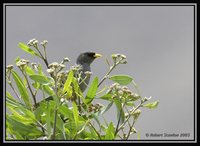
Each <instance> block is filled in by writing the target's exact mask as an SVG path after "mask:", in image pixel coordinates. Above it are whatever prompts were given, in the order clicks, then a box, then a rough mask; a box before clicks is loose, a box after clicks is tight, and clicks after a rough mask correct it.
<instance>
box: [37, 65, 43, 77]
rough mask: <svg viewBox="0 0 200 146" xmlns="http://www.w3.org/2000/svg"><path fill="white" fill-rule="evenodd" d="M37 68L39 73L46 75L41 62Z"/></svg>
mask: <svg viewBox="0 0 200 146" xmlns="http://www.w3.org/2000/svg"><path fill="white" fill-rule="evenodd" d="M37 69H38V74H39V75H44V73H43V71H42V65H41V64H39V63H38V67H37Z"/></svg>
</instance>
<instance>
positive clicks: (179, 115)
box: [6, 6, 194, 140]
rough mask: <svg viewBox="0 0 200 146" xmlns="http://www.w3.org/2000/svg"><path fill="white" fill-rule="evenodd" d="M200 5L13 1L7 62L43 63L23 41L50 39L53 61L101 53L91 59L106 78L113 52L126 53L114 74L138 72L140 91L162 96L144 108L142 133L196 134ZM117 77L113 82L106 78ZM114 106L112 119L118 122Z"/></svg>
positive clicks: (9, 13)
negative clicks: (197, 17) (197, 9)
mask: <svg viewBox="0 0 200 146" xmlns="http://www.w3.org/2000/svg"><path fill="white" fill-rule="evenodd" d="M193 18H194V7H193V6H7V7H6V65H8V64H14V60H15V58H16V57H17V56H20V57H21V58H25V59H29V60H31V61H34V62H39V61H38V60H36V59H35V58H34V57H31V56H30V55H27V54H25V53H24V52H23V51H22V50H20V49H19V48H18V47H17V44H18V43H19V42H25V43H27V42H28V41H29V40H30V39H32V38H36V39H38V40H39V41H42V40H44V39H46V40H48V42H49V43H48V47H47V50H48V57H49V62H54V61H59V62H60V61H61V60H62V59H63V58H64V57H69V58H70V60H71V62H70V65H73V64H75V60H76V57H77V56H78V55H79V53H80V52H84V51H94V52H97V53H100V54H102V55H103V57H102V58H99V59H98V60H95V61H94V63H93V64H92V72H93V77H94V76H99V77H100V78H101V77H103V76H104V74H105V73H106V71H107V69H108V66H107V65H106V63H105V58H109V57H110V56H111V54H113V53H122V54H124V55H126V56H127V59H128V64H125V65H120V66H119V67H118V68H117V69H116V70H114V71H113V72H112V74H113V75H114V74H128V75H130V76H133V77H134V79H135V82H136V83H137V84H138V85H139V88H140V91H141V95H142V96H146V97H149V96H152V101H155V100H159V102H160V104H159V106H158V108H157V109H155V110H146V109H141V110H142V114H141V116H140V117H139V120H138V121H137V123H136V124H135V128H136V129H137V130H138V131H139V132H140V134H141V139H162V140H163V139H164V140H166V139H187V138H185V137H147V136H146V134H147V133H156V134H162V133H168V134H173V133H175V134H181V133H189V134H190V136H189V137H188V139H193V136H194V135H193V133H194V131H193V130H194V129H193V127H194V125H193V123H194V113H193V111H194V96H193V95H194V94H193V89H194V86H193V85H194V80H193V79H194V76H193V74H194V72H193V71H194V64H193V60H194V55H193V54H194V44H193V42H194V27H193V26H194V19H193ZM107 83H109V84H110V83H112V82H107ZM114 113H115V107H113V108H112V111H110V112H108V113H107V114H106V118H107V119H108V120H111V121H114V122H116V121H115V116H114V115H115V114H114Z"/></svg>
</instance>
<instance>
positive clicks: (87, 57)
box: [45, 52, 101, 101]
mask: <svg viewBox="0 0 200 146" xmlns="http://www.w3.org/2000/svg"><path fill="white" fill-rule="evenodd" d="M99 57H101V54H97V53H94V52H84V53H81V54H80V55H79V56H78V58H77V59H76V64H77V65H79V66H80V69H79V70H78V74H79V80H78V83H79V87H80V90H81V91H82V92H84V91H85V89H86V88H87V85H88V84H89V81H90V74H88V72H91V67H90V65H91V63H92V62H93V61H94V60H95V59H96V58H99ZM73 95H74V97H73V98H71V100H74V99H76V95H75V94H73ZM49 100H53V97H52V96H49V97H47V98H46V99H45V101H49Z"/></svg>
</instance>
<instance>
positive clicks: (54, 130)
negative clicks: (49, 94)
mask: <svg viewBox="0 0 200 146" xmlns="http://www.w3.org/2000/svg"><path fill="white" fill-rule="evenodd" d="M54 80H55V93H56V97H58V88H57V73H56V75H55V78H54ZM56 123H57V105H56V108H55V113H54V125H53V133H52V137H51V138H52V140H54V139H55V135H56Z"/></svg>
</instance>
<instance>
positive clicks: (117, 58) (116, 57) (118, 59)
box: [112, 54, 127, 64]
mask: <svg viewBox="0 0 200 146" xmlns="http://www.w3.org/2000/svg"><path fill="white" fill-rule="evenodd" d="M112 59H113V61H114V63H115V64H126V63H127V60H126V56H125V55H123V54H113V55H112Z"/></svg>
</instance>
